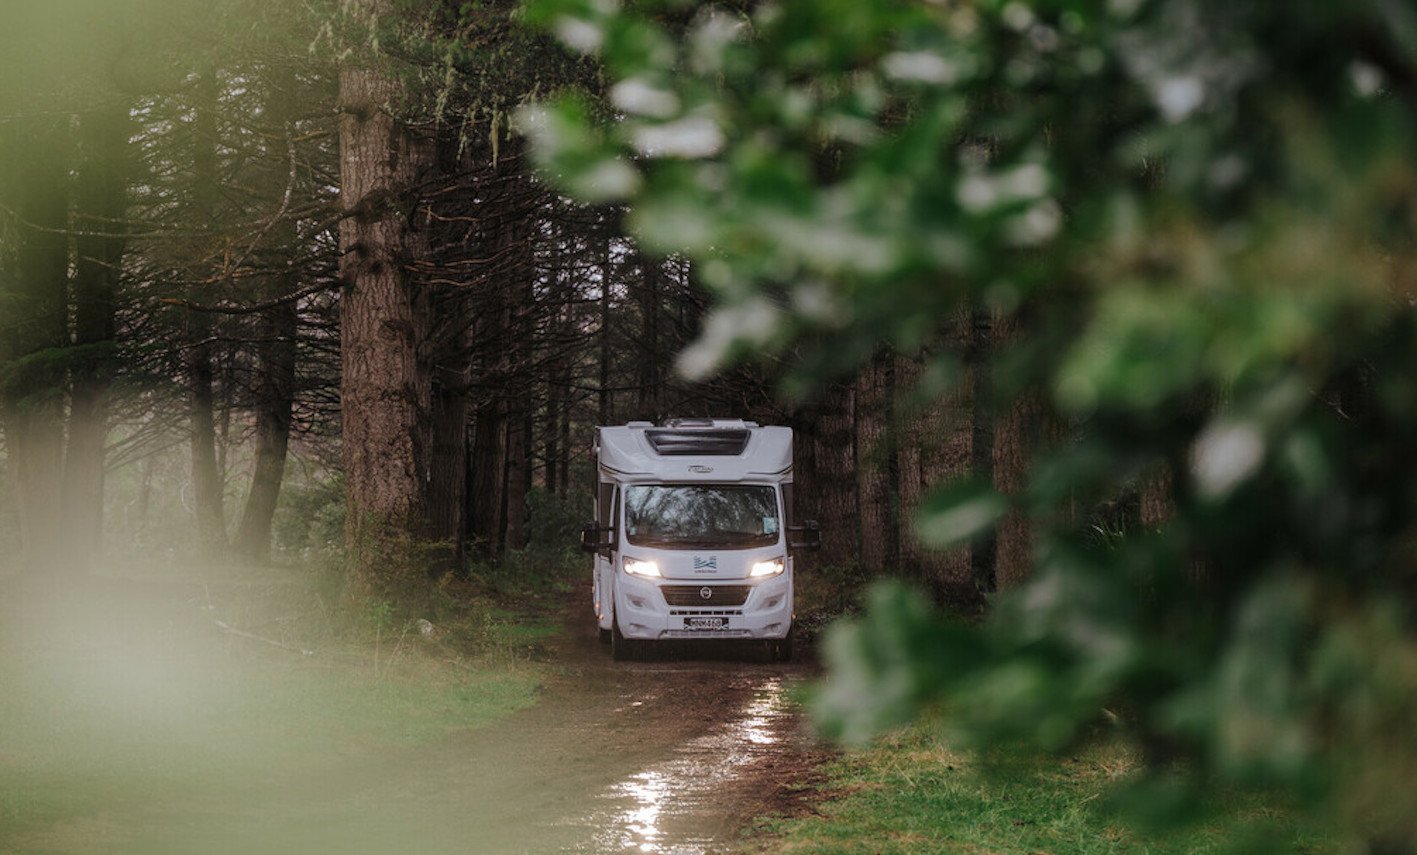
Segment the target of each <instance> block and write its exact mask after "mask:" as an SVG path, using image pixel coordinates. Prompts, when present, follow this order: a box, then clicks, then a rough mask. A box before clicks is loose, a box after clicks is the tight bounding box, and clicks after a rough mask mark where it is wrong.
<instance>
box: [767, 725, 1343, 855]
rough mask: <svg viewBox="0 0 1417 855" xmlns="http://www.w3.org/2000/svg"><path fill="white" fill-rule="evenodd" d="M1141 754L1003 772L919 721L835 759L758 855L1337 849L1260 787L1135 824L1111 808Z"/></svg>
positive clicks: (774, 822)
mask: <svg viewBox="0 0 1417 855" xmlns="http://www.w3.org/2000/svg"><path fill="white" fill-rule="evenodd" d="M1135 769H1136V760H1135V757H1134V756H1133V755H1132V754H1131V753H1130V752H1129V751H1127V750H1126V749H1124V748H1122V747H1120V746H1118V745H1100V746H1095V747H1092V748H1089V749H1087V750H1085V751H1081V752H1079V754H1078V755H1076V756H1074V757H1068V758H1063V759H1061V760H1053V761H1049V762H1047V763H1044V764H1032V765H1028V766H1012V767H1008V768H1005V769H997V768H996V769H993V770H992V771H991V773H990V774H985V773H984V771H983V770H982V769H981V768H980V766H979V764H978V763H977V762H976V761H974V760H972V759H971V758H969V757H967V756H965V755H962V754H959V753H956V752H953V751H951V750H950V749H949V748H948V747H946V745H945V743H944V742H943V740H942V739H941V738H940V737H939V735H938V734H936V733H933V732H931V731H930V730H929V729H927V728H925V727H916V728H914V729H911V730H907V731H905V732H903V733H901V734H897V735H895V736H893V737H891V738H888V739H885V740H882V741H881V742H879V743H878V744H876V745H874V746H872V747H870V748H868V749H865V750H862V751H858V752H853V753H849V754H846V755H844V756H842V757H841V758H839V759H837V760H835V761H833V762H831V763H829V764H828V765H827V766H826V768H825V770H824V772H825V780H824V781H823V782H821V783H820V784H819V786H820V788H821V790H822V797H823V801H821V802H820V803H819V804H817V805H816V806H815V808H814V810H813V812H812V813H810V814H808V815H804V816H794V817H788V818H773V819H769V820H765V821H762V822H761V823H760V826H759V827H758V829H757V833H756V834H754V835H753V842H752V843H751V844H750V846H749V851H752V852H758V853H807V852H812V853H873V855H875V854H876V853H919V852H960V853H986V852H988V853H1039V852H1047V853H1057V855H1062V853H1069V854H1070V855H1072V853H1076V855H1104V853H1105V855H1113V853H1155V854H1156V855H1169V853H1176V855H1182V853H1185V855H1191V853H1197V854H1198V855H1199V853H1221V852H1232V851H1236V849H1237V848H1242V849H1244V850H1245V851H1277V852H1327V851H1333V850H1334V849H1336V846H1335V844H1334V842H1333V840H1332V839H1330V838H1328V837H1327V836H1326V835H1325V833H1324V831H1323V829H1322V828H1320V827H1319V826H1318V825H1317V824H1315V823H1313V822H1311V821H1309V820H1306V819H1304V818H1303V817H1301V816H1299V815H1298V814H1297V813H1295V812H1293V811H1287V810H1282V809H1279V808H1276V807H1275V806H1274V805H1272V804H1267V803H1266V802H1265V801H1263V800H1262V799H1260V798H1258V797H1255V796H1243V795H1238V794H1216V797H1215V801H1216V803H1217V804H1218V805H1219V804H1223V805H1224V806H1225V807H1226V808H1227V809H1226V810H1225V811H1224V814H1225V815H1224V818H1222V819H1216V820H1215V821H1213V822H1210V823H1202V824H1199V825H1193V826H1189V827H1187V828H1185V829H1173V830H1172V831H1170V832H1168V833H1166V834H1164V835H1147V834H1143V833H1141V832H1139V831H1136V830H1133V829H1132V828H1130V827H1128V826H1127V825H1125V824H1124V823H1122V822H1121V821H1120V820H1119V819H1118V818H1117V817H1116V816H1114V815H1111V814H1109V813H1108V811H1107V810H1106V809H1105V807H1104V805H1105V804H1106V803H1107V801H1108V799H1109V797H1110V796H1111V795H1112V794H1113V793H1115V792H1117V791H1118V790H1119V789H1125V787H1126V782H1127V780H1128V777H1129V776H1130V775H1131V774H1132V773H1133V772H1134V771H1135Z"/></svg>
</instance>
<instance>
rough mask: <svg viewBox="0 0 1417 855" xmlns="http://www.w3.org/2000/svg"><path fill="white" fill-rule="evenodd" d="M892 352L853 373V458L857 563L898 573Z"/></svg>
mask: <svg viewBox="0 0 1417 855" xmlns="http://www.w3.org/2000/svg"><path fill="white" fill-rule="evenodd" d="M894 363H895V354H894V352H893V351H891V350H890V349H889V348H882V349H881V352H880V353H878V354H877V355H876V356H875V357H874V358H873V359H872V360H871V361H870V362H869V363H867V364H866V365H865V366H863V367H862V369H861V371H860V372H859V373H858V374H857V376H856V406H855V407H853V409H852V412H853V415H854V417H855V430H854V434H855V444H856V448H855V457H856V466H855V470H856V500H857V516H858V519H859V520H860V522H861V564H862V565H863V566H864V567H866V568H867V569H869V570H871V571H873V572H877V573H879V572H882V571H887V570H889V571H898V570H899V569H900V568H899V562H900V532H899V529H898V527H897V525H896V507H895V503H896V501H897V500H898V493H897V489H898V486H899V484H898V480H899V479H898V471H899V470H898V462H897V460H896V451H895V442H894V440H893V438H892V436H891V432H892V425H891V420H892V417H893V413H894V399H895V364H894Z"/></svg>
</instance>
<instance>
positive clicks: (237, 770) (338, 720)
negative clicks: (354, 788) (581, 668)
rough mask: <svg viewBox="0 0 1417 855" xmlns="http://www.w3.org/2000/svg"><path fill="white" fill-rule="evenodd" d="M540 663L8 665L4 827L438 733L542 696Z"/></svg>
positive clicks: (0, 824) (6, 831)
mask: <svg viewBox="0 0 1417 855" xmlns="http://www.w3.org/2000/svg"><path fill="white" fill-rule="evenodd" d="M538 682H539V675H538V671H537V669H536V668H535V667H533V666H530V665H525V664H521V665H512V666H510V667H509V664H508V663H506V662H501V663H496V664H489V665H477V664H471V665H469V664H464V665H462V666H460V667H454V666H453V665H452V664H451V663H447V662H442V661H439V660H436V659H426V658H424V657H416V658H415V657H406V658H405V660H404V661H402V662H394V663H392V664H387V663H386V664H384V665H382V666H380V668H379V669H378V670H377V671H376V669H375V667H374V665H373V660H372V659H369V660H368V661H367V662H357V663H353V662H346V663H343V664H337V665H330V664H328V663H325V662H322V661H320V660H319V659H317V658H315V657H311V658H310V659H301V660H299V661H295V662H291V663H280V662H279V661H272V660H270V659H269V658H263V659H258V660H248V661H239V660H238V661H229V662H226V663H211V662H199V661H195V660H193V659H187V658H179V659H170V660H167V661H162V660H154V659H146V658H144V659H141V660H134V659H128V658H126V657H104V658H100V659H98V660H94V661H87V662H85V661H77V662H76V661H68V662H59V661H49V662H43V663H15V662H7V663H4V664H3V665H0V685H3V686H6V687H7V689H8V691H6V692H5V693H4V697H3V699H0V840H3V839H8V838H10V837H12V836H17V835H20V834H22V833H24V832H25V831H28V830H31V829H34V828H36V827H39V826H42V825H45V824H48V823H52V822H55V821H58V820H62V819H64V818H65V817H67V816H72V815H76V814H81V813H84V812H87V811H92V810H96V809H101V808H109V807H115V806H120V807H121V806H122V805H123V804H126V803H128V802H130V801H131V800H135V799H152V798H170V797H176V796H179V795H180V794H181V793H183V792H185V791H188V790H191V789H193V788H201V789H203V790H207V791H210V790H212V789H217V790H220V789H223V788H227V787H240V786H243V785H245V784H247V783H248V782H252V781H257V780H262V779H269V778H273V777H274V778H279V777H280V776H282V775H285V774H293V773H296V772H299V771H306V770H310V769H318V768H321V767H323V766H327V765H331V764H334V763H338V762H339V761H341V760H342V759H346V758H348V757H350V756H351V755H360V754H366V753H370V752H376V751H380V750H384V749H388V748H392V747H397V746H410V745H418V744H423V743H428V742H434V741H436V740H438V739H440V738H444V737H446V736H448V735H449V734H452V733H455V732H457V731H460V730H467V729H470V728H475V727H479V726H482V725H485V724H487V723H489V722H492V721H495V720H497V719H499V718H501V717H503V716H505V715H507V714H509V713H511V712H513V711H515V710H517V709H520V708H522V707H525V706H528V705H530V704H531V703H532V702H533V701H534V699H535V690H536V686H537V684H538Z"/></svg>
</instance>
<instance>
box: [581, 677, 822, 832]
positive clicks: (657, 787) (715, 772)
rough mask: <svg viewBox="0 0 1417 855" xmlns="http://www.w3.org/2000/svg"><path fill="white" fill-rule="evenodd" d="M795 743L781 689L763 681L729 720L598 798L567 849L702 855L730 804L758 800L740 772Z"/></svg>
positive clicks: (729, 815) (725, 822)
mask: <svg viewBox="0 0 1417 855" xmlns="http://www.w3.org/2000/svg"><path fill="white" fill-rule="evenodd" d="M799 738H801V737H800V734H799V733H798V724H797V720H796V717H795V716H794V715H793V714H792V713H791V712H790V711H789V709H788V704H787V698H786V684H785V682H784V680H783V678H781V677H772V678H769V679H767V680H765V681H764V682H763V683H762V685H761V686H760V687H759V688H758V689H757V691H756V692H755V693H754V696H753V699H752V700H751V701H750V702H749V703H748V704H747V705H746V706H744V707H743V708H742V709H741V710H739V712H738V714H737V715H736V716H735V717H734V718H733V719H732V720H730V721H727V722H724V723H722V724H720V725H717V726H715V727H714V728H713V729H712V730H711V731H709V732H708V733H706V734H704V735H702V736H699V737H695V738H694V739H691V740H689V741H688V742H686V743H684V744H683V745H680V746H679V747H677V748H676V749H675V751H674V756H673V757H672V758H671V759H669V760H666V761H663V762H660V763H657V764H655V765H654V766H651V767H650V768H648V769H643V770H641V771H639V772H636V773H634V774H632V775H630V776H629V777H627V778H625V779H623V780H621V781H620V782H619V783H617V784H615V785H613V786H612V787H610V788H608V789H607V790H605V791H604V792H602V793H601V794H600V796H599V797H598V798H597V801H599V802H601V803H602V806H601V807H599V808H598V809H596V810H595V811H594V812H592V813H591V814H590V815H588V816H584V817H580V818H578V819H577V820H576V821H575V824H576V825H580V826H583V827H587V828H592V829H595V832H594V833H593V835H592V837H591V838H590V839H589V840H586V841H584V842H583V843H582V844H581V845H578V846H576V847H575V848H574V849H572V850H570V851H573V852H615V851H618V852H643V853H674V855H702V853H706V852H708V851H710V849H709V847H710V846H711V845H713V844H714V843H716V842H721V841H722V838H723V836H724V835H725V833H726V832H727V831H729V830H730V828H729V827H730V826H731V825H732V824H733V822H734V820H735V819H737V818H738V817H739V816H740V813H741V812H740V811H739V810H737V807H738V806H740V805H742V804H744V803H748V802H752V801H754V800H756V799H760V798H761V795H762V794H761V793H755V792H745V791H744V788H749V787H754V786H760V784H758V783H756V782H754V781H753V780H751V779H750V778H749V777H748V776H746V775H745V774H744V773H745V772H746V771H747V769H748V767H750V766H751V765H752V764H753V763H754V761H756V760H759V759H762V758H764V757H769V756H772V755H777V754H780V753H781V752H782V749H783V745H782V743H784V742H790V741H793V740H796V739H799Z"/></svg>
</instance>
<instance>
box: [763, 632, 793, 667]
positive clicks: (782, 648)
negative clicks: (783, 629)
mask: <svg viewBox="0 0 1417 855" xmlns="http://www.w3.org/2000/svg"><path fill="white" fill-rule="evenodd" d="M768 645H769V648H768V649H769V651H770V652H771V654H772V660H773V661H774V662H791V661H792V630H788V631H787V635H785V636H783V637H782V638H778V639H774V640H773V641H770V642H768Z"/></svg>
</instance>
